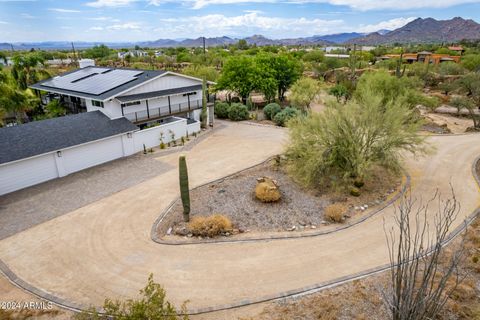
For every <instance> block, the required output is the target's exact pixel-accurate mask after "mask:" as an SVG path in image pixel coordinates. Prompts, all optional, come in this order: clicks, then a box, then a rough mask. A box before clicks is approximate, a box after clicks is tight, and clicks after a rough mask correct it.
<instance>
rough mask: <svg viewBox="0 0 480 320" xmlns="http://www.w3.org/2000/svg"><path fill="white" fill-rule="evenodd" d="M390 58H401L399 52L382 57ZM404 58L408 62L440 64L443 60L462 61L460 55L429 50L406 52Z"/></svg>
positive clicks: (383, 58)
mask: <svg viewBox="0 0 480 320" xmlns="http://www.w3.org/2000/svg"><path fill="white" fill-rule="evenodd" d="M390 59H400V55H399V54H387V55H384V56H382V57H380V60H390ZM402 59H403V60H404V61H406V62H407V63H414V62H420V63H427V64H428V63H430V64H440V63H442V62H447V61H450V62H455V63H459V62H460V56H451V55H448V54H439V53H432V52H429V51H421V52H418V53H404V54H403V56H402Z"/></svg>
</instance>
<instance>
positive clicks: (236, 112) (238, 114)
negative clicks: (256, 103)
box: [228, 103, 250, 121]
mask: <svg viewBox="0 0 480 320" xmlns="http://www.w3.org/2000/svg"><path fill="white" fill-rule="evenodd" d="M249 117H250V113H248V108H247V106H245V105H243V104H241V103H232V104H231V105H230V108H229V109H228V119H230V120H232V121H242V120H247V119H248V118H249Z"/></svg>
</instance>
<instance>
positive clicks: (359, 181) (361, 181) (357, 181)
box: [353, 179, 365, 188]
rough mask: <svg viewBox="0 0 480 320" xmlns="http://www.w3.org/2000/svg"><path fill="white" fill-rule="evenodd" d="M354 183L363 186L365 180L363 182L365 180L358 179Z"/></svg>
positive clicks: (358, 186)
mask: <svg viewBox="0 0 480 320" xmlns="http://www.w3.org/2000/svg"><path fill="white" fill-rule="evenodd" d="M353 185H354V186H355V187H357V188H361V187H363V186H364V185H365V182H363V180H360V179H356V180H355V181H353Z"/></svg>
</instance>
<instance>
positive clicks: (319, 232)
mask: <svg viewBox="0 0 480 320" xmlns="http://www.w3.org/2000/svg"><path fill="white" fill-rule="evenodd" d="M274 158H275V156H272V157H269V158H268V159H267V160H264V161H262V162H260V163H258V164H255V165H253V166H250V167H248V168H245V169H242V170H239V171H237V172H235V173H232V174H229V175H227V176H225V177H222V178H219V179H216V180H213V181H210V182H206V183H203V184H201V185H199V186H196V187H195V188H192V189H191V191H192V190H196V189H199V188H202V187H205V186H207V185H209V184H211V183H219V182H223V181H224V180H225V179H229V178H231V177H233V176H235V175H238V174H240V173H242V172H245V171H247V170H250V169H253V168H255V167H257V166H260V165H263V164H265V163H267V162H269V161H271V160H272V159H274ZM404 176H405V177H406V181H405V183H402V185H401V187H400V191H398V192H397V193H396V194H395V195H394V196H393V197H391V198H390V199H388V200H387V201H386V202H382V203H380V204H379V207H377V208H376V209H375V210H373V211H371V212H370V213H368V214H366V215H364V216H363V217H361V218H358V219H355V220H352V221H350V222H347V223H344V224H342V225H340V226H338V227H335V228H331V229H329V230H317V231H308V232H303V233H292V232H290V233H288V232H278V233H279V234H273V235H267V236H253V237H248V236H247V237H245V238H241V239H228V238H226V239H225V238H220V239H218V238H217V239H215V238H214V239H202V240H198V241H192V242H187V241H181V240H163V239H162V237H159V235H158V232H156V231H157V229H158V227H159V225H160V223H162V221H163V219H165V218H166V217H167V215H168V214H169V213H170V210H171V209H172V208H173V206H174V205H175V204H176V203H177V202H178V201H180V197H178V198H177V199H175V200H173V201H172V202H170V204H169V205H168V207H167V208H165V209H164V210H163V211H162V213H161V214H160V216H159V217H158V218H157V219H156V220H155V222H154V223H153V226H152V228H151V230H150V238H151V239H152V241H153V242H156V243H158V244H162V245H171V246H185V245H196V244H215V243H235V242H259V241H272V240H289V239H299V238H309V237H318V236H323V235H326V234H331V233H334V232H338V231H342V230H345V229H349V228H351V227H354V226H356V225H358V224H360V223H362V222H364V221H365V220H367V219H369V218H371V217H373V216H375V215H377V214H378V213H380V212H381V211H382V210H383V209H385V208H386V207H389V206H390V205H392V204H393V203H394V202H395V201H397V200H398V199H399V198H400V197H401V195H402V194H403V193H404V192H405V191H406V190H407V189H408V188H409V187H410V183H411V177H410V175H409V174H408V172H406V171H404ZM402 180H403V178H402Z"/></svg>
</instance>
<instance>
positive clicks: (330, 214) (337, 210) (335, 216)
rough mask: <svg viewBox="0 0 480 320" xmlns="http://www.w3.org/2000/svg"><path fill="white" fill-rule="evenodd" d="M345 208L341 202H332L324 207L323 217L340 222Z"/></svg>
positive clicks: (345, 210)
mask: <svg viewBox="0 0 480 320" xmlns="http://www.w3.org/2000/svg"><path fill="white" fill-rule="evenodd" d="M346 213H347V208H346V207H345V206H344V205H343V204H341V203H334V204H331V205H329V206H328V207H326V208H325V219H327V220H328V221H331V222H336V223H339V222H342V220H343V217H344V216H345V214H346Z"/></svg>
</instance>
